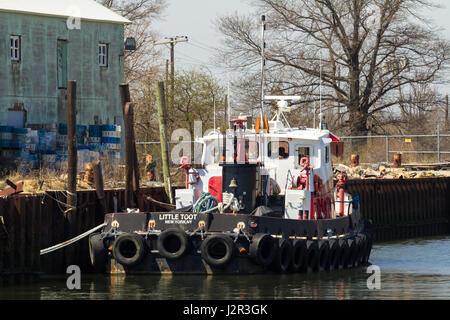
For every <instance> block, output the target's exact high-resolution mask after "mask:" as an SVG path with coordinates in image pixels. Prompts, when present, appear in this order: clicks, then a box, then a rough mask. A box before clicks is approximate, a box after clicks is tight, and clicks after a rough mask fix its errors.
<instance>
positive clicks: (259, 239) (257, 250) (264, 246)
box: [249, 233, 277, 267]
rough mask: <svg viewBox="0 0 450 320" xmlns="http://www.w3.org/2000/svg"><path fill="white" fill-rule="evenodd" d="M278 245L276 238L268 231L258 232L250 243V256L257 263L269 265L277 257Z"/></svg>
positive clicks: (264, 265)
mask: <svg viewBox="0 0 450 320" xmlns="http://www.w3.org/2000/svg"><path fill="white" fill-rule="evenodd" d="M276 253H277V246H276V242H275V239H274V238H273V237H272V236H271V235H270V234H267V233H257V234H255V235H254V236H253V238H252V241H251V243H250V248H249V255H250V258H251V259H252V260H253V261H254V262H256V263H257V264H259V265H261V266H263V267H267V266H268V265H270V264H271V263H272V262H273V260H274V259H275V255H276Z"/></svg>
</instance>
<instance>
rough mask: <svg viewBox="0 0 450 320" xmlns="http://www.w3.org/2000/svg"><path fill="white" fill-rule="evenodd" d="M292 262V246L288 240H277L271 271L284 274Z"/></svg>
mask: <svg viewBox="0 0 450 320" xmlns="http://www.w3.org/2000/svg"><path fill="white" fill-rule="evenodd" d="M291 260H292V244H291V242H290V241H289V240H288V239H278V249H277V253H276V255H275V259H274V261H273V263H272V269H274V270H275V271H278V272H282V273H285V272H287V271H288V270H289V267H290V265H291Z"/></svg>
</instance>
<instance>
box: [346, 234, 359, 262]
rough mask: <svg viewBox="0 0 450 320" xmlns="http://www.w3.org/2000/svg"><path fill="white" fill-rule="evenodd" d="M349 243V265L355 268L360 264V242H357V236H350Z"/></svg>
mask: <svg viewBox="0 0 450 320" xmlns="http://www.w3.org/2000/svg"><path fill="white" fill-rule="evenodd" d="M347 244H348V247H349V250H350V256H349V259H348V267H349V268H353V267H356V266H358V251H359V248H358V243H357V242H356V239H355V238H349V239H347Z"/></svg>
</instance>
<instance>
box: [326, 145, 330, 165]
mask: <svg viewBox="0 0 450 320" xmlns="http://www.w3.org/2000/svg"><path fill="white" fill-rule="evenodd" d="M328 162H330V146H326V147H325V163H328Z"/></svg>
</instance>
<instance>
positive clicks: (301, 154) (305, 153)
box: [297, 147, 311, 165]
mask: <svg viewBox="0 0 450 320" xmlns="http://www.w3.org/2000/svg"><path fill="white" fill-rule="evenodd" d="M305 157H307V158H308V159H310V162H311V152H310V149H309V148H308V147H299V148H298V149H297V165H300V162H301V160H302V158H305Z"/></svg>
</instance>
